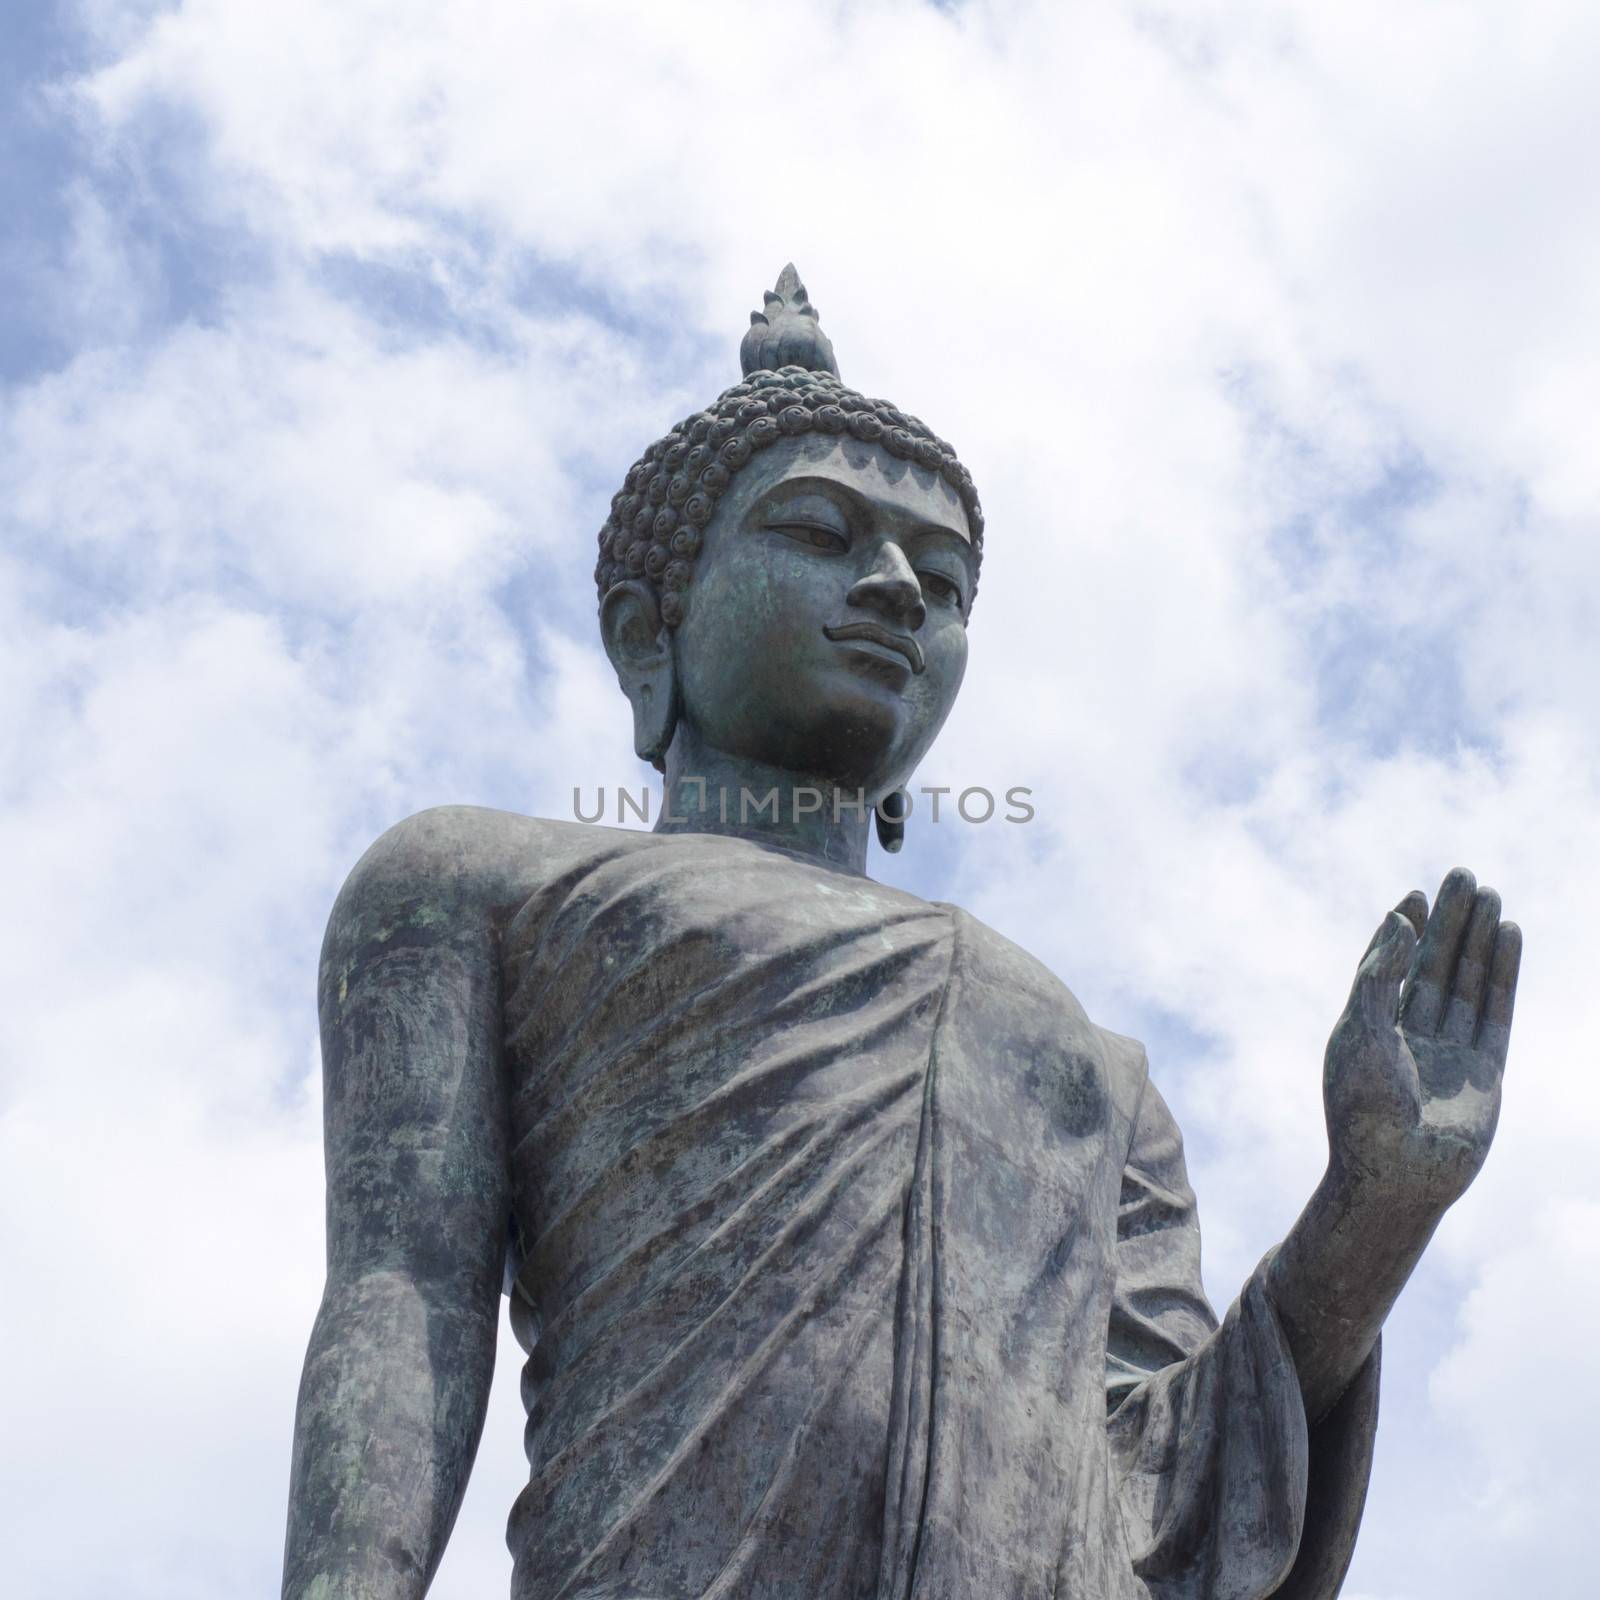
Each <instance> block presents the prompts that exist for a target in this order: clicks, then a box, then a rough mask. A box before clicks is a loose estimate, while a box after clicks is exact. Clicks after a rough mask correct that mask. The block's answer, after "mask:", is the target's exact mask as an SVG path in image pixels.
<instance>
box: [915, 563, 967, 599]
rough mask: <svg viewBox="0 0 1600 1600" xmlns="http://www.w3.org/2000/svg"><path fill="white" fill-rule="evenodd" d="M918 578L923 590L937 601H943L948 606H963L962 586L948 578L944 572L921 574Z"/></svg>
mask: <svg viewBox="0 0 1600 1600" xmlns="http://www.w3.org/2000/svg"><path fill="white" fill-rule="evenodd" d="M917 578H918V579H919V581H920V582H921V584H922V587H923V590H924V592H925V593H927V594H931V595H932V596H933V597H934V599H935V600H942V601H944V603H945V604H946V605H953V606H958V605H960V604H961V585H960V584H958V583H957V582H955V580H954V579H952V578H947V577H945V575H944V574H943V573H942V572H926V571H924V572H919V573H918V574H917Z"/></svg>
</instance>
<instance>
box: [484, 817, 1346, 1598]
mask: <svg viewBox="0 0 1600 1600" xmlns="http://www.w3.org/2000/svg"><path fill="white" fill-rule="evenodd" d="M553 848H554V860H553V862H552V866H551V872H550V875H549V877H548V878H547V880H546V883H545V886H544V887H543V888H542V889H540V890H539V892H538V893H536V894H535V895H534V896H533V897H532V898H531V899H530V900H529V901H528V903H527V904H526V905H525V906H524V907H523V908H522V910H521V911H520V912H519V913H518V914H517V916H516V917H515V918H514V920H513V921H512V923H511V924H510V926H509V927H508V929H507V930H506V934H505V938H504V945H503V959H504V964H505V991H506V1000H505V1011H506V1014H505V1027H506V1049H507V1065H508V1070H509V1075H510V1085H511V1089H510V1093H511V1103H510V1110H511V1126H512V1137H513V1148H512V1158H511V1159H512V1178H513V1191H514V1195H515V1204H516V1216H515V1219H514V1222H515V1229H514V1231H515V1237H516V1241H517V1243H516V1248H515V1251H514V1263H513V1266H514V1273H515V1278H514V1291H513V1325H514V1327H515V1328H516V1331H517V1335H518V1338H519V1339H520V1340H521V1341H522V1343H523V1345H524V1347H525V1348H526V1349H527V1350H528V1352H529V1358H528V1361H527V1365H526V1368H525V1371H524V1377H523V1400H524V1403H525V1405H526V1407H527V1414H528V1423H527V1430H526V1444H527V1451H528V1459H529V1464H530V1472H531V1476H530V1481H529V1484H528V1487H527V1488H526V1490H524V1492H523V1493H522V1494H521V1495H520V1496H519V1498H518V1500H517V1503H516V1506H515V1508H514V1509H513V1512H512V1516H511V1521H510V1525H509V1530H508V1541H509V1543H510V1546H511V1549H512V1552H513V1555H514V1557H515V1574H514V1579H513V1593H514V1595H515V1596H517V1597H518V1600H601V1597H606V1600H691V1597H692V1600H713V1597H723V1600H733V1597H750V1600H1265V1597H1266V1596H1269V1595H1278V1596H1283V1597H1293V1600H1330V1597H1332V1596H1333V1595H1335V1594H1336V1593H1337V1592H1338V1588H1339V1584H1340V1581H1341V1579H1342V1577H1343V1573H1344V1570H1345V1567H1346V1565H1347V1564H1348V1560H1349V1555H1350V1550H1351V1547H1352V1544H1353V1541H1354V1537H1355V1530H1356V1525H1357V1523H1358V1521H1359V1518H1360V1509H1361V1502H1362V1497H1363V1495H1364V1493H1365V1486H1366V1478H1367V1472H1368V1468H1369V1465H1370V1456H1371V1440H1372V1431H1373V1426H1374V1422H1375V1417H1376V1405H1377V1362H1376V1354H1374V1357H1373V1359H1372V1360H1371V1361H1369V1363H1368V1365H1367V1367H1366V1368H1364V1369H1363V1371H1362V1373H1361V1375H1360V1376H1359V1377H1358V1378H1357V1380H1356V1382H1355V1383H1354V1384H1353V1385H1352V1386H1351V1388H1350V1390H1349V1391H1347V1393H1346V1395H1345V1396H1344V1398H1343V1399H1342V1400H1341V1402H1340V1404H1339V1406H1338V1407H1336V1408H1335V1410H1334V1412H1333V1413H1331V1414H1330V1416H1329V1417H1328V1418H1327V1419H1325V1420H1324V1421H1323V1422H1322V1423H1320V1424H1319V1425H1318V1426H1317V1427H1316V1428H1312V1429H1308V1427H1307V1425H1306V1419H1305V1413H1304V1408H1303V1406H1302V1404H1301V1399H1300V1391H1299V1385H1298V1380H1297V1377H1296V1374H1295V1371H1294V1366H1293V1361H1292V1358H1291V1355H1290V1353H1289V1350H1288V1346H1287V1344H1286V1342H1285V1340H1284V1337H1283V1334H1282V1331H1281V1330H1280V1328H1279V1327H1278V1325H1277V1322H1276V1319H1275V1316H1274V1314H1273V1311H1272V1308H1271V1305H1270V1303H1269V1301H1268V1299H1267V1296H1266V1294H1265V1292H1264V1290H1263V1288H1262V1287H1261V1282H1260V1275H1259V1274H1257V1276H1256V1277H1255V1278H1253V1279H1252V1280H1251V1282H1250V1283H1249V1284H1248V1285H1247V1286H1246V1288H1245V1290H1244V1292H1243V1294H1242V1295H1241V1297H1240V1299H1239V1301H1238V1302H1237V1304H1236V1305H1235V1306H1234V1307H1233V1309H1232V1310H1231V1311H1230V1312H1229V1314H1228V1316H1227V1318H1226V1319H1225V1320H1224V1321H1223V1322H1222V1324H1221V1325H1220V1326H1219V1325H1218V1323H1217V1321H1216V1319H1215V1317H1214V1316H1213V1314H1212V1312H1211V1309H1210V1307H1209V1306H1208V1304H1207V1302H1206V1299H1205V1296H1204V1293H1203V1291H1202V1289H1201V1284H1200V1270H1199V1231H1198V1227H1197V1224H1196V1221H1195V1207H1194V1197H1193V1195H1192V1193H1191V1192H1190V1189H1189V1186H1188V1182H1187V1179H1186V1177H1185V1174H1184V1164H1183V1151H1182V1144H1181V1140H1180V1138H1179V1136H1178V1131H1177V1128H1176V1126H1175V1124H1174V1123H1173V1120H1172V1117H1171V1115H1170V1113H1169V1112H1168V1110H1167V1108H1166V1106H1165V1105H1164V1103H1163V1102H1162V1100H1161V1097H1160V1095H1159V1094H1158V1093H1157V1092H1156V1090H1155V1088H1154V1086H1153V1085H1152V1084H1151V1083H1150V1082H1149V1079H1148V1076H1147V1072H1146V1067H1145V1060H1144V1052H1143V1050H1142V1048H1141V1047H1140V1046H1139V1045H1137V1044H1136V1043H1135V1042H1133V1041H1132V1040H1130V1039H1126V1038H1123V1037H1121V1036H1119V1035H1117V1034H1113V1033H1109V1032H1107V1031H1106V1030H1104V1029H1101V1028H1098V1027H1096V1026H1095V1025H1094V1024H1093V1023H1091V1022H1090V1021H1089V1019H1088V1018H1087V1017H1086V1016H1085V1014H1084V1012H1083V1010H1082V1008H1081V1007H1080V1006H1079V1004H1078V1003H1077V1001H1076V1000H1075V999H1074V998H1073V996H1072V994H1071V993H1070V992H1069V991H1068V990H1067V988H1066V987H1065V986H1064V985H1063V984H1062V983H1061V982H1060V981H1059V980H1058V979H1057V978H1055V977H1054V976H1053V975H1052V974H1051V973H1050V972H1048V971H1047V970H1046V969H1045V968H1044V967H1042V966H1041V965H1040V964H1039V963H1038V962H1036V961H1035V960H1033V959H1032V958H1031V957H1030V956H1028V955H1027V954H1026V953H1024V952H1023V951H1022V950H1020V949H1018V948H1017V946H1015V945H1013V944H1011V943H1010V942H1009V941H1008V940H1006V939H1004V938H1002V937H1000V936H999V935H998V934H996V933H994V932H993V931H992V930H990V929H988V928H986V927H984V926H983V924H981V923H980V922H978V921H976V920H975V919H974V918H971V917H969V916H967V915H966V914H965V913H963V912H961V911H959V910H957V909H955V908H953V907H950V906H944V905H937V904H929V903H927V902H924V901H921V900H918V899H915V898H914V897H912V896H910V895H907V894H904V893H901V892H899V891H897V890H894V889H890V888H886V887H885V886H883V885H881V884H877V883H874V882H872V881H871V880H869V879H865V878H861V877H857V876H855V875H853V874H849V873H845V872H841V871H838V870H835V869H831V868H828V867H826V866H822V865H820V864H817V863H814V862H811V861H808V860H806V859H804V858H801V857H799V856H796V855H793V854H791V853H788V852H785V851H780V850H774V849H771V848H768V847H764V846H760V845H757V844H754V843H751V842H749V841H746V840H738V839H729V838H719V837H713V836H708V835H678V836H674V837H671V838H662V837H658V836H654V835H639V834H626V833H620V832H614V831H612V830H606V829H582V828H580V829H574V830H571V832H570V833H563V835H562V836H561V842H560V843H559V844H558V845H557V846H555V847H553Z"/></svg>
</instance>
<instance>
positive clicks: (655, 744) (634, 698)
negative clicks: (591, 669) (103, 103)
mask: <svg viewBox="0 0 1600 1600" xmlns="http://www.w3.org/2000/svg"><path fill="white" fill-rule="evenodd" d="M600 636H601V638H602V639H603V640H604V641H605V647H606V654H607V655H608V656H609V657H610V658H611V665H612V666H613V667H615V668H616V669H617V682H618V683H620V684H621V685H622V692H623V693H624V694H625V695H627V697H628V701H629V703H630V704H631V705H632V706H633V748H634V751H635V752H636V753H637V755H638V757H639V759H640V760H641V761H648V762H649V763H650V764H651V766H653V767H655V768H656V769H657V771H663V770H665V766H666V758H667V746H668V745H669V744H671V743H672V735H673V733H674V732H675V731H676V729H677V726H678V673H677V667H676V665H675V663H674V660H673V655H672V638H671V634H670V631H669V629H668V628H667V626H666V624H665V623H663V622H662V620H661V606H660V603H659V602H658V601H657V599H656V595H655V590H653V589H652V588H651V587H650V585H649V584H648V583H644V582H642V581H641V580H640V579H638V578H628V579H625V580H624V581H623V582H622V583H617V584H613V585H612V586H611V588H609V589H608V590H607V591H606V597H605V599H604V600H602V601H601V602H600Z"/></svg>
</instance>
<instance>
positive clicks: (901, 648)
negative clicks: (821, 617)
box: [822, 622, 927, 672]
mask: <svg viewBox="0 0 1600 1600" xmlns="http://www.w3.org/2000/svg"><path fill="white" fill-rule="evenodd" d="M822 631H823V632H824V633H825V634H827V636H828V637H829V638H830V639H832V640H834V641H836V642H838V643H843V642H845V641H846V640H850V639H865V640H867V641H868V642H869V643H871V644H880V645H882V646H883V647H884V649H886V650H893V651H895V652H897V653H898V654H900V655H903V656H904V657H905V658H906V660H907V661H909V662H910V663H911V670H912V671H913V672H921V671H922V670H923V669H924V668H925V667H926V666H927V662H926V661H925V660H924V659H923V655H922V646H921V645H920V644H918V643H917V641H916V640H915V639H913V638H912V637H911V635H910V634H909V633H896V632H895V631H894V629H892V628H886V627H884V626H883V625H882V624H881V623H878V622H845V623H841V624H840V625H839V626H838V627H825V628H823V630H822Z"/></svg>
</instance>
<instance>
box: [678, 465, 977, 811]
mask: <svg viewBox="0 0 1600 1600" xmlns="http://www.w3.org/2000/svg"><path fill="white" fill-rule="evenodd" d="M975 580H976V563H975V560H974V556H973V551H972V544H971V537H970V533H969V530H968V525H967V517H966V512H965V510H964V509H963V507H962V504H961V500H960V497H959V496H958V495H957V494H956V492H955V490H953V489H952V488H951V487H950V486H949V484H947V483H946V482H945V481H944V479H943V478H941V477H940V476H939V475H938V474H937V473H935V472H930V471H928V470H927V469H926V468H924V467H920V466H916V465H913V464H911V463H908V462H905V461H901V460H898V459H897V458H896V457H894V456H892V455H890V454H889V453H888V452H887V451H883V450H880V449H878V448H877V447H876V446H873V445H868V444H863V443H861V442H860V441H858V440H855V439H840V438H837V437H832V436H828V435H817V434H802V435H799V436H798V437H795V438H790V439H783V440H780V441H778V442H777V443H775V444H773V445H771V446H769V447H768V448H767V449H766V450H764V451H762V452H761V454H760V455H758V456H757V457H756V458H755V459H754V460H752V461H751V462H750V463H749V465H748V466H746V467H744V468H743V469H742V470H741V471H740V472H739V473H738V475H737V476H736V477H735V478H734V480H733V482H732V484H730V485H729V487H728V490H727V492H726V493H725V494H724V495H723V496H722V498H721V500H720V501H719V502H718V505H717V509H716V513H715V515H714V516H713V517H712V519H711V521H710V523H709V524H708V525H707V527H706V529H705V537H704V543H703V545H702V548H701V551H700V556H699V559H698V560H697V561H696V563H695V571H694V578H693V581H692V583H691V586H690V589H689V604H688V614H687V616H686V617H685V618H684V620H683V622H682V624H681V625H680V626H679V627H678V628H677V629H676V631H675V632H674V635H673V650H674V654H675V658H676V671H677V680H678V688H679V693H680V696H681V706H682V712H681V714H682V716H683V718H684V720H685V721H686V722H688V723H689V724H690V725H691V726H692V727H693V729H694V730H695V733H696V735H697V736H698V738H699V739H700V740H701V741H702V742H703V743H704V744H705V745H708V746H709V747H710V748H712V749H714V750H718V751H721V752H722V753H724V754H726V755H729V756H732V757H736V758H740V759H746V760H755V761H761V762H765V763H768V764H770V765H772V766H776V767H781V768H783V769H785V770H787V771H792V772H796V773H803V774H807V775H812V776H816V777H820V778H826V779H829V780H832V781H833V782H836V783H840V784H843V785H845V786H846V787H848V788H851V789H854V788H856V787H864V788H865V789H866V790H867V791H868V794H869V796H872V797H873V798H876V797H877V796H879V795H881V794H882V793H885V792H887V791H888V790H890V789H892V788H894V787H895V786H896V785H897V784H899V783H901V782H903V781H904V780H905V779H906V778H908V777H909V776H910V774H911V773H912V771H913V770H914V769H915V767H916V765H917V763H918V761H920V760H921V758H922V756H923V755H924V754H925V753H926V752H927V750H928V747H929V746H930V745H931V744H932V743H933V740H934V737H935V736H936V735H937V733H938V732H939V729H940V728H941V727H942V726H943V724H944V720H945V718H946V717H947V716H948V715H949V712H950V708H951V706H952V705H953V704H954V703H955V697H956V693H957V691H958V690H959V689H960V687H961V678H962V674H963V673H964V672H965V670H966V662H967V629H966V614H967V609H968V607H969V605H970V604H971V599H972V593H973V587H974V583H975Z"/></svg>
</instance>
